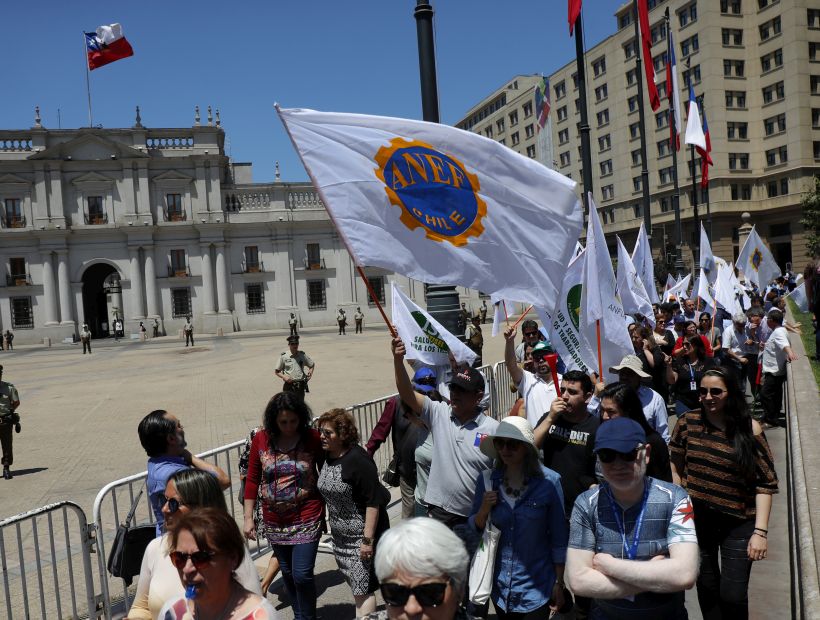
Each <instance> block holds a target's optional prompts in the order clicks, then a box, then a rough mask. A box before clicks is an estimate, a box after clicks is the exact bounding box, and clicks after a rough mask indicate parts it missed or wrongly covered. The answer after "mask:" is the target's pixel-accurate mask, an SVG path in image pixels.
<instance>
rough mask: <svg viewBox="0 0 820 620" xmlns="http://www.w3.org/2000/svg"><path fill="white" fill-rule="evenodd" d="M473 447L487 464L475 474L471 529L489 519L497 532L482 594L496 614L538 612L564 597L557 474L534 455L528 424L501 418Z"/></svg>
mask: <svg viewBox="0 0 820 620" xmlns="http://www.w3.org/2000/svg"><path fill="white" fill-rule="evenodd" d="M481 451H482V452H483V453H484V454H486V455H487V456H489V457H491V458H492V459H494V461H495V463H494V467H493V469H492V471H491V472H489V485H488V484H486V483H485V479H486V475H482V476H480V477H479V478H478V481H477V483H476V492H475V499H474V500H473V507H472V510H471V511H470V519H469V523H470V525H471V526H472V527H473V528H474V531H475V532H478V533H479V535H480V534H481V532H482V531H483V530H484V528H485V527H486V525H487V522H488V521H489V520H491V521H492V524H493V525H494V526H495V527H497V528H498V529H499V530H500V531H501V537H500V538H499V540H498V549H497V552H496V559H495V569H494V573H493V589H492V593H491V595H490V598H491V599H492V601H493V604H494V605H495V609H496V614H497V617H498V618H499V620H508V619H509V620H512V619H513V618H532V619H533V620H536V619H538V620H540V619H542V618H543V619H546V618H549V617H550V612H557V611H559V610H561V609H562V608H563V607H564V604H565V603H566V602H567V601H566V600H565V599H566V598H567V594H565V592H564V563H565V561H566V557H567V540H568V538H569V531H568V529H567V520H566V516H565V514H564V494H563V491H562V490H561V478H560V476H559V475H558V474H557V473H556V472H554V471H553V470H551V469H548V468H546V467H544V466H543V465H542V464H541V463H540V461H539V460H538V448H536V447H535V439H534V436H533V430H532V426H530V423H529V422H528V421H527V420H526V419H524V418H520V417H517V416H510V417H507V418H504V419H503V420H502V421H501V422H500V423H499V425H498V427H497V428H496V430H495V432H494V433H493V434H492V435H488V436H486V437H485V438H484V439H483V440H482V441H481Z"/></svg>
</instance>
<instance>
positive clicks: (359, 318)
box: [353, 306, 364, 334]
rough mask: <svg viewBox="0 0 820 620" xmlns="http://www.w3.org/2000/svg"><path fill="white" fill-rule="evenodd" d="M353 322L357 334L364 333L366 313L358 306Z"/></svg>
mask: <svg viewBox="0 0 820 620" xmlns="http://www.w3.org/2000/svg"><path fill="white" fill-rule="evenodd" d="M353 321H354V322H355V323H356V333H357V334H361V333H362V323H364V313H363V312H362V309H361V308H360V307H359V306H356V314H354V315H353Z"/></svg>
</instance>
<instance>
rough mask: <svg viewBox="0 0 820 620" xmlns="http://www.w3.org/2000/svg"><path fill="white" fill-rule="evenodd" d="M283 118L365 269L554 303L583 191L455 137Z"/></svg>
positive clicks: (479, 139)
mask: <svg viewBox="0 0 820 620" xmlns="http://www.w3.org/2000/svg"><path fill="white" fill-rule="evenodd" d="M276 109H277V112H278V113H279V116H280V118H281V119H282V122H283V123H284V124H285V127H286V129H287V131H288V133H289V134H290V137H291V140H292V141H293V144H294V146H295V147H296V150H297V151H298V153H299V156H300V157H301V159H302V163H303V164H304V166H305V168H306V169H307V171H308V174H309V175H310V178H311V180H312V181H313V185H314V186H315V187H316V190H317V191H318V192H319V195H320V196H321V198H322V200H323V202H324V204H325V207H326V208H327V211H328V213H329V214H330V217H331V219H332V220H333V223H334V225H335V226H336V228H337V230H338V231H339V234H340V235H341V236H342V238H343V239H344V241H345V245H346V246H347V249H348V250H349V251H350V253H351V255H352V256H353V260H354V262H355V263H356V264H357V265H359V266H365V265H368V266H376V267H383V268H385V269H390V270H392V271H395V272H397V273H400V274H403V275H406V276H408V277H411V278H416V279H418V280H422V281H424V282H428V283H435V284H459V285H461V286H465V287H469V288H475V289H479V290H481V291H484V292H485V293H498V294H499V295H501V296H503V297H504V298H505V299H515V300H518V301H522V302H525V303H530V304H535V305H540V306H545V307H549V306H551V305H552V304H554V303H555V299H556V298H557V296H558V294H559V293H560V291H561V283H562V279H563V276H564V273H565V271H566V267H567V264H568V263H569V260H570V257H571V256H572V250H573V248H574V247H575V243H576V241H577V240H578V237H579V236H580V233H581V229H582V227H583V215H582V213H583V209H582V206H581V203H580V201H579V200H578V198H577V197H576V195H575V182H573V181H572V180H570V179H568V178H567V177H565V176H564V175H562V174H559V173H557V172H553V171H552V170H549V169H547V168H545V167H544V166H542V165H541V164H539V163H538V162H535V161H533V160H531V159H530V158H528V157H524V156H523V155H519V154H518V153H516V152H515V151H513V150H511V149H509V148H507V147H506V146H503V145H502V144H500V143H498V142H496V141H494V140H490V139H489V138H485V137H483V136H479V135H477V134H474V133H471V132H469V131H463V130H461V129H456V128H455V127H449V126H447V125H440V124H437V123H427V122H423V121H415V120H406V119H400V118H387V117H382V116H365V115H361V114H341V113H330V112H316V111H313V110H300V109H288V110H285V109H280V108H279V107H278V106H277V108H276Z"/></svg>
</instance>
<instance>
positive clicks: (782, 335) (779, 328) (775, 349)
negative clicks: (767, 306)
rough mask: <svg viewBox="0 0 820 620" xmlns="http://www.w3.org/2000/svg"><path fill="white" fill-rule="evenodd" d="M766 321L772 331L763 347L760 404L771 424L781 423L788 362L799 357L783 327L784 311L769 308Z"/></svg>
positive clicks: (764, 416) (766, 421) (764, 419)
mask: <svg viewBox="0 0 820 620" xmlns="http://www.w3.org/2000/svg"><path fill="white" fill-rule="evenodd" d="M766 321H767V324H768V327H769V329H770V330H772V331H771V334H770V335H769V337H768V339H767V340H766V344H765V345H764V347H763V362H762V366H763V369H762V370H763V375H762V377H763V381H762V385H761V386H760V404H761V405H762V406H763V421H764V422H765V423H766V424H768V425H769V426H777V425H779V424H780V409H781V406H782V404H783V384H784V383H785V382H786V362H793V361H794V360H796V359H797V355H795V353H794V351H792V348H791V343H790V342H789V334H788V333H787V332H786V328H785V327H783V313H782V312H781V311H780V310H777V309H776V308H775V309H773V310H769V313H768V314H767V315H766Z"/></svg>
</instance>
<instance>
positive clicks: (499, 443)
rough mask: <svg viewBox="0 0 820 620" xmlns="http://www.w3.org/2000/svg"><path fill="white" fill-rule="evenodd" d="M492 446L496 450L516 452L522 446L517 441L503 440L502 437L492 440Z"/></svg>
mask: <svg viewBox="0 0 820 620" xmlns="http://www.w3.org/2000/svg"><path fill="white" fill-rule="evenodd" d="M493 445H494V446H495V449H496V450H504V449H505V448H507V449H509V450H518V447H519V446H522V445H524V444H523V443H521V442H520V441H518V440H517V439H504V438H503V437H495V438H493Z"/></svg>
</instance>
